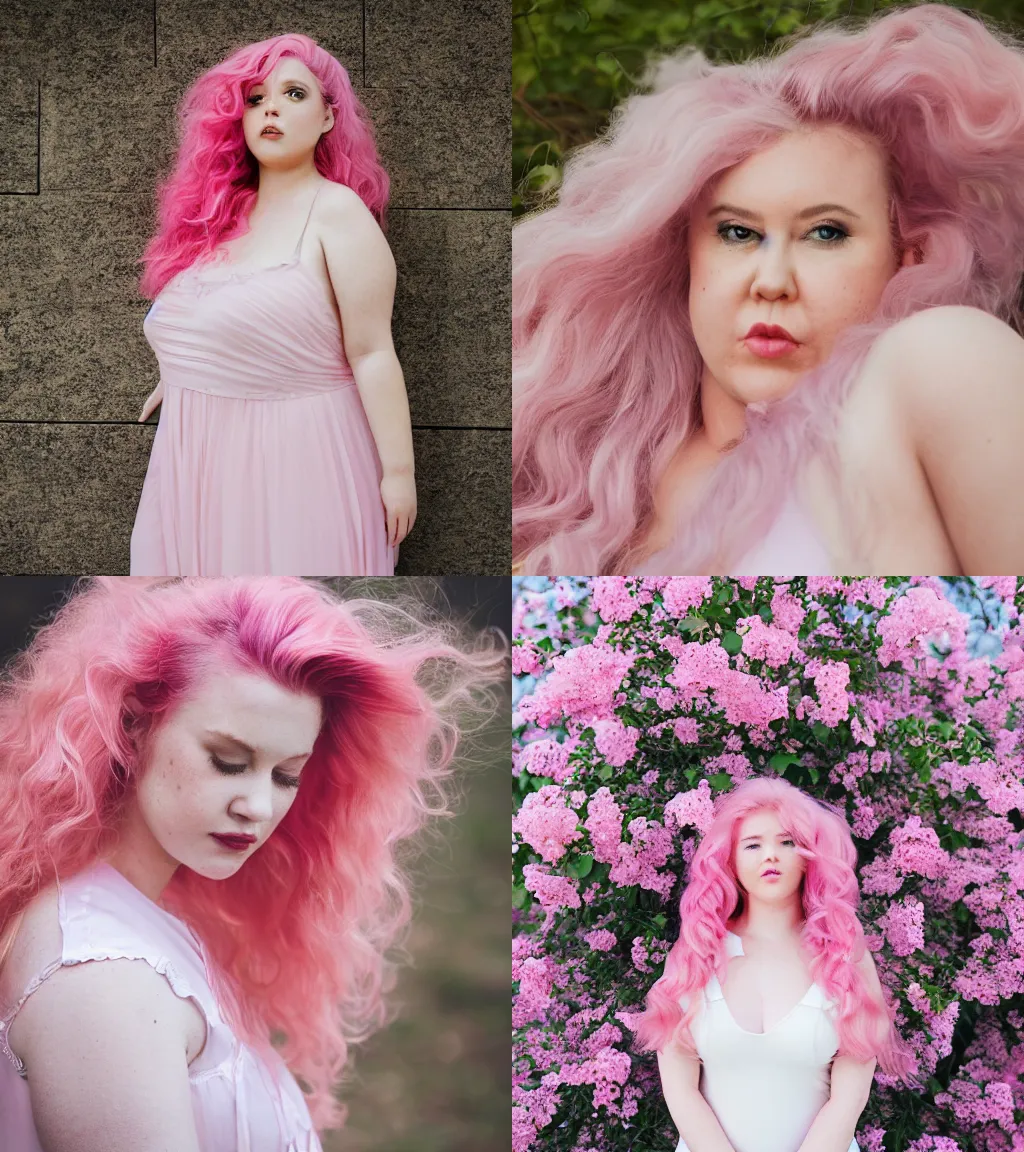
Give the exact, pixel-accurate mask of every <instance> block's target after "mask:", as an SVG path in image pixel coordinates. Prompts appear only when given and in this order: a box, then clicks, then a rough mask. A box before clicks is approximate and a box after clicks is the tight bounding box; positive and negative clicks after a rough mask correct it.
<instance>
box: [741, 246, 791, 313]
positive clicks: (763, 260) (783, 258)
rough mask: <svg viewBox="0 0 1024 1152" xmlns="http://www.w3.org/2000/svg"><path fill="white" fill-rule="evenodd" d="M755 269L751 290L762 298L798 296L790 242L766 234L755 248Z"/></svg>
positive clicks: (754, 294) (775, 298) (789, 298)
mask: <svg viewBox="0 0 1024 1152" xmlns="http://www.w3.org/2000/svg"><path fill="white" fill-rule="evenodd" d="M752 259H753V260H754V262H755V263H754V271H753V276H752V279H751V285H750V292H751V295H752V296H754V297H755V298H760V299H762V300H778V299H780V298H783V297H784V298H786V299H788V300H792V299H793V297H794V296H796V278H795V275H794V272H793V261H792V256H791V252H790V247H789V245H788V244H785V243H783V242H782V241H781V240H775V239H772V238H770V237H768V236H766V237H765V238H764V239H763V240H762V241H761V243H760V244H759V245H758V246H757V248H756V249H755V250H754V252H753V255H752Z"/></svg>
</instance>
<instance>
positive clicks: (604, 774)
mask: <svg viewBox="0 0 1024 1152" xmlns="http://www.w3.org/2000/svg"><path fill="white" fill-rule="evenodd" d="M597 775H598V776H599V777H600V779H602V780H610V779H611V778H612V777H613V776H614V775H615V769H614V768H613V767H612V766H611V765H610V764H603V765H602V766H601V767H600V768H599V769H598V772H597Z"/></svg>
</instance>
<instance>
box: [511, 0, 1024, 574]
mask: <svg viewBox="0 0 1024 1152" xmlns="http://www.w3.org/2000/svg"><path fill="white" fill-rule="evenodd" d="M856 23H859V22H857V21H842V22H839V24H838V25H837V26H826V27H818V28H817V29H816V30H813V31H812V30H804V32H803V33H801V34H798V35H797V36H796V37H791V38H789V39H790V40H791V41H792V43H791V44H790V46H789V47H788V48H787V49H786V50H785V51H782V52H780V53H778V54H777V55H773V56H765V57H761V58H755V59H751V60H749V61H747V62H745V63H739V64H725V65H721V66H715V65H712V64H711V63H709V62H708V60H707V59H706V58H705V56H704V55H703V54H702V53H701V52H700V51H699V50H698V49H696V48H692V47H691V48H688V49H685V50H683V51H681V52H680V53H678V54H677V55H675V56H669V57H667V58H664V59H662V60H660V61H657V62H654V63H653V64H652V67H651V69H650V71H649V74H648V76H647V77H646V78H645V82H644V87H650V88H651V89H652V90H651V91H649V92H643V93H641V94H637V95H634V96H632V97H631V98H630V99H628V100H626V101H625V102H624V103H623V104H621V105H620V106H619V107H618V108H617V109H616V110H615V112H614V113H613V116H612V121H611V124H610V126H609V129H608V131H607V132H606V133H605V134H604V135H603V136H602V137H600V138H598V139H597V140H595V141H593V142H591V143H590V144H588V145H586V146H585V147H582V148H580V149H578V150H577V151H575V152H574V153H572V154H571V155H570V157H569V158H568V160H567V162H566V165H565V171H564V179H563V182H562V186H561V190H560V193H559V196H558V203H557V204H556V205H555V206H554V207H550V208H547V209H544V210H540V211H537V212H534V213H533V214H531V215H529V216H527V217H526V218H525V219H523V220H522V221H521V222H519V223H518V224H517V225H516V227H515V229H514V230H513V234H512V249H513V259H512V301H513V304H512V352H513V368H512V379H513V408H512V427H513V447H512V492H513V513H512V543H513V557H514V559H515V562H516V563H517V564H522V571H523V572H525V573H527V574H530V573H533V574H541V575H553V574H557V573H562V572H589V573H592V574H602V573H603V574H612V575H629V574H636V573H642V574H647V575H653V574H659V573H660V574H665V575H680V574H686V573H690V574H716V573H717V574H721V573H722V572H728V571H729V570H730V566H731V565H733V564H735V563H736V562H738V561H739V559H740V558H741V556H742V555H743V554H744V553H745V552H746V550H747V549H749V548H751V547H753V546H754V545H755V544H756V542H757V541H758V540H760V539H761V538H762V537H763V536H764V534H765V532H766V531H767V530H768V528H769V527H770V525H771V524H772V522H773V521H774V519H775V516H776V514H777V512H778V511H779V509H780V508H781V505H782V501H783V499H784V497H785V494H786V491H787V490H788V489H789V487H790V486H791V484H792V482H793V478H794V476H795V474H796V471H797V466H798V465H799V464H801V463H805V462H806V461H807V460H808V459H809V458H810V457H812V456H818V457H819V458H820V459H821V460H822V462H823V464H824V465H825V466H826V468H827V470H828V474H829V475H831V476H832V477H833V479H834V480H835V481H836V483H837V487H838V482H839V470H838V460H837V454H836V450H835V441H836V422H837V414H838V412H839V410H840V407H841V404H842V401H843V400H844V398H845V397H846V395H847V394H848V392H849V389H850V387H851V385H852V383H853V381H854V380H855V379H856V371H857V368H858V367H859V366H860V364H861V363H862V361H863V359H864V357H865V356H866V355H867V353H868V352H869V351H870V349H871V347H872V345H873V344H874V342H875V340H876V339H877V337H878V336H879V335H880V334H882V333H883V332H884V331H885V330H886V329H888V328H889V327H891V326H892V325H894V324H896V323H897V322H898V321H899V320H901V319H903V318H904V317H907V316H910V315H911V314H912V313H915V312H918V311H920V310H922V309H925V308H931V307H934V306H937V305H944V304H959V305H970V306H973V307H976V308H980V309H983V310H984V311H986V312H989V313H991V314H993V315H995V316H997V317H998V318H1000V319H1002V320H1004V321H1005V322H1007V323H1008V324H1010V325H1011V326H1012V327H1014V328H1015V329H1016V330H1017V331H1018V332H1020V331H1022V329H1024V314H1022V310H1021V275H1022V270H1024V257H1022V255H1021V254H1022V252H1024V47H1022V44H1021V42H1020V41H1019V40H1017V39H1015V38H1014V37H1013V36H1012V35H1011V34H1010V33H1008V32H1002V31H999V30H995V29H990V28H988V27H986V25H985V23H983V22H982V18H981V17H980V16H979V15H978V14H977V13H975V14H972V15H968V14H965V13H963V12H960V11H958V10H956V9H955V8H952V7H947V6H945V5H942V4H925V5H922V6H920V7H912V8H907V9H896V10H891V11H889V12H888V13H886V14H884V15H881V16H878V17H875V18H874V19H870V20H868V21H867V23H866V25H865V26H864V27H863V28H857V29H856V30H853V29H850V28H845V27H843V25H844V24H856ZM820 125H839V126H843V127H845V128H847V129H849V130H851V131H855V132H858V133H860V134H862V135H863V136H867V137H869V138H871V139H873V140H874V141H875V142H876V143H877V144H878V145H879V146H880V148H881V150H882V152H883V155H885V156H887V158H888V171H889V195H890V220H891V231H892V242H893V250H894V252H895V253H897V254H900V253H902V251H905V250H907V249H908V248H909V249H911V250H913V251H914V253H915V256H916V259H917V262H916V263H914V264H910V265H908V266H905V267H900V268H899V270H898V271H897V272H896V274H895V275H894V276H893V277H892V279H891V280H890V281H889V283H888V284H887V285H886V287H885V290H884V292H883V294H882V298H881V300H880V302H879V304H878V307H877V310H876V313H875V315H874V316H873V317H872V318H871V320H870V322H868V323H863V324H856V325H853V326H851V327H849V328H847V329H846V330H845V332H843V333H842V334H841V336H840V338H839V339H838V340H837V341H836V343H835V344H834V346H833V348H832V351H831V354H830V356H829V358H828V359H827V361H826V362H825V363H824V364H822V365H819V366H818V367H817V368H815V369H813V370H812V371H810V372H808V373H806V374H805V375H804V376H803V377H801V379H800V381H799V383H798V386H797V387H796V388H794V389H793V391H792V392H791V393H790V394H789V395H788V396H787V397H785V398H783V399H781V400H779V401H778V402H775V403H773V404H770V405H767V406H765V407H764V408H763V409H759V410H755V409H754V408H748V409H747V432H746V436H745V438H744V440H743V441H742V443H741V444H740V445H739V446H738V447H737V448H736V449H734V450H733V451H732V452H730V453H729V454H728V455H727V456H726V457H725V458H724V460H723V462H722V463H721V464H720V466H719V467H717V468H716V470H715V472H714V474H713V476H712V478H711V480H710V483H709V487H708V489H707V492H706V495H705V497H704V498H703V500H702V503H701V507H700V509H699V510H698V511H697V512H696V513H694V515H693V516H692V517H690V518H689V519H688V520H687V521H686V522H685V523H682V524H679V525H677V526H676V529H677V531H676V536H675V539H674V540H673V542H672V543H671V544H670V545H669V546H667V547H666V548H665V549H663V550H662V551H661V552H660V553H658V554H656V555H654V556H652V557H645V548H644V541H645V540H646V539H647V538H648V537H649V535H650V532H651V529H652V527H653V524H654V503H653V494H654V492H655V490H656V487H657V484H658V482H659V479H660V477H661V476H662V474H663V473H664V472H665V469H666V467H667V466H668V464H669V462H670V461H671V460H672V459H673V457H674V455H675V454H676V452H677V450H678V447H679V445H680V444H682V443H684V442H685V441H686V440H687V439H688V437H689V436H690V435H691V433H692V432H693V431H694V429H695V428H697V427H699V425H700V419H701V415H700V396H699V386H700V379H701V375H702V370H703V361H702V358H701V355H700V352H699V350H698V348H697V345H696V342H695V340H694V336H693V331H692V328H691V325H690V319H689V311H688V307H687V296H688V289H689V269H688V265H687V260H686V252H687V230H688V223H689V215H690V211H691V208H692V206H693V205H694V204H695V203H696V202H697V201H698V200H699V198H700V196H701V195H702V194H703V192H704V191H705V189H707V188H709V187H710V185H711V183H712V182H713V181H715V180H716V179H718V178H719V177H721V175H722V174H723V173H724V172H726V171H727V170H728V169H730V168H732V167H733V166H735V165H737V164H739V163H741V162H742V161H743V160H745V159H747V158H748V157H750V156H752V155H754V154H756V153H757V152H759V151H761V150H763V149H764V148H766V147H769V146H770V145H772V144H773V143H775V142H776V141H777V140H779V139H780V138H781V137H782V136H783V135H784V134H786V133H789V132H793V131H794V130H798V129H800V128H802V127H807V126H820ZM856 498H857V494H856V493H842V494H841V499H843V500H844V501H853V500H855V499H856ZM845 519H847V520H849V519H851V517H850V516H849V514H846V516H845ZM861 519H863V518H861ZM854 535H859V536H860V543H859V546H860V547H861V548H864V547H865V546H866V544H865V540H864V533H857V532H854ZM856 546H857V545H856V544H855V547H856Z"/></svg>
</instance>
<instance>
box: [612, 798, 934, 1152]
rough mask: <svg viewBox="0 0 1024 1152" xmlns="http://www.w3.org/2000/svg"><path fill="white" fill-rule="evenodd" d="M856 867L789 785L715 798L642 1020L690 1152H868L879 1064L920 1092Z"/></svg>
mask: <svg viewBox="0 0 1024 1152" xmlns="http://www.w3.org/2000/svg"><path fill="white" fill-rule="evenodd" d="M856 863H857V853H856V849H855V848H854V845H853V839H852V837H851V834H850V829H849V826H848V825H847V823H846V820H845V819H844V817H843V815H842V813H841V811H840V810H839V809H838V808H836V807H835V806H833V805H830V804H826V803H825V802H823V801H819V800H815V799H812V798H811V797H809V796H807V795H806V794H805V793H804V792H801V791H800V789H798V788H795V787H794V786H793V785H792V784H789V783H787V782H786V781H785V780H782V779H778V778H773V777H761V778H755V779H750V780H746V781H744V782H743V783H742V784H740V785H739V786H738V787H736V788H734V789H733V790H732V791H731V792H728V793H725V794H723V795H722V796H720V797H719V798H718V799H717V801H716V803H715V811H714V819H713V821H712V823H711V825H710V827H709V828H708V829H707V831H706V832H705V833H704V836H703V839H702V840H701V842H700V845H699V846H698V847H697V850H696V852H695V853H694V855H693V861H692V863H691V865H690V879H689V883H688V884H687V886H686V890H685V891H684V892H683V897H682V900H681V902H680V917H681V925H680V931H679V939H678V940H677V941H676V943H675V944H674V945H673V947H672V950H671V951H670V952H669V955H668V959H667V960H666V962H665V971H664V974H663V975H662V976H661V977H660V979H658V980H657V982H656V983H655V984H654V986H653V987H652V988H651V990H650V992H649V994H648V997H647V1006H646V1010H645V1012H644V1013H643V1014H642V1015H641V1016H640V1017H639V1018H637V1020H636V1023H635V1024H634V1031H635V1032H636V1036H637V1045H638V1047H639V1048H641V1049H646V1050H651V1049H656V1050H657V1053H658V1066H659V1068H660V1071H661V1081H662V1088H663V1090H664V1093H665V1102H666V1104H667V1105H668V1109H669V1112H670V1113H671V1115H672V1119H673V1121H674V1122H675V1125H676V1127H677V1129H678V1130H679V1132H680V1135H681V1139H680V1142H679V1146H678V1149H677V1152H687V1150H688V1149H689V1150H691V1152H801V1150H804V1152H811V1150H812V1149H821V1148H846V1147H847V1146H848V1147H849V1149H850V1152H857V1148H858V1145H857V1141H856V1139H855V1138H854V1131H855V1129H856V1127H857V1120H858V1118H859V1116H860V1114H861V1112H862V1111H863V1109H864V1106H865V1104H866V1103H867V1100H868V1094H869V1092H870V1090H871V1082H872V1077H873V1073H874V1070H875V1064H876V1061H877V1063H878V1064H880V1065H881V1068H882V1070H883V1071H884V1072H885V1073H887V1074H889V1075H891V1076H894V1077H898V1078H899V1079H901V1080H904V1081H905V1082H907V1083H908V1084H911V1085H914V1086H917V1087H919V1084H918V1082H917V1080H916V1079H915V1073H916V1071H917V1066H916V1061H915V1059H914V1057H913V1054H912V1052H911V1051H910V1049H909V1048H908V1047H907V1045H906V1044H905V1043H904V1041H903V1040H902V1039H901V1038H900V1036H899V1035H898V1033H897V1032H896V1029H895V1027H894V1025H893V1017H894V1013H893V1011H892V1009H891V1008H890V1007H889V1005H888V1003H887V1000H886V996H885V993H884V992H883V990H882V987H881V984H880V982H879V979H878V974H877V972H876V969H875V964H874V960H873V958H872V956H871V953H870V952H869V951H867V949H866V947H865V944H864V931H863V929H862V928H861V925H860V922H859V920H858V919H857V911H856V909H857V899H858V887H857V876H856V873H855V871H854V868H855V866H856Z"/></svg>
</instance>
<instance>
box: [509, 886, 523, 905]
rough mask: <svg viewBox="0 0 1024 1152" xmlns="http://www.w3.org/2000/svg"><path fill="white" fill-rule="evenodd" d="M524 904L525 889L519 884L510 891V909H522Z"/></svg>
mask: <svg viewBox="0 0 1024 1152" xmlns="http://www.w3.org/2000/svg"><path fill="white" fill-rule="evenodd" d="M525 903H526V889H525V888H524V887H523V886H522V885H521V884H520V885H518V886H517V887H515V888H513V889H512V907H513V908H522V907H523V905H524V904H525Z"/></svg>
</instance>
